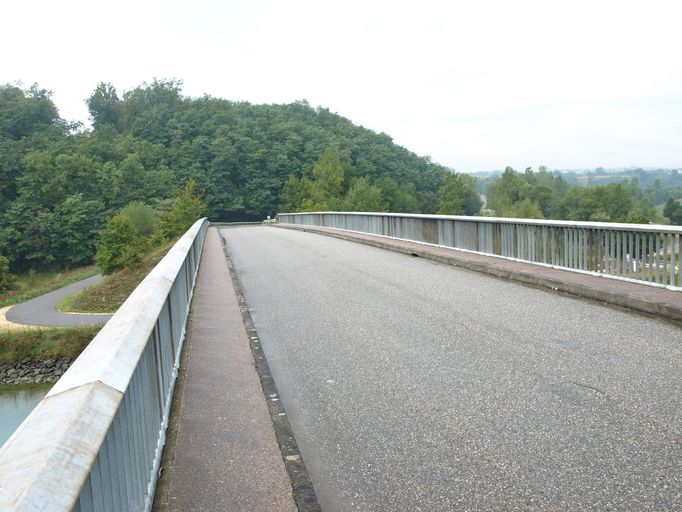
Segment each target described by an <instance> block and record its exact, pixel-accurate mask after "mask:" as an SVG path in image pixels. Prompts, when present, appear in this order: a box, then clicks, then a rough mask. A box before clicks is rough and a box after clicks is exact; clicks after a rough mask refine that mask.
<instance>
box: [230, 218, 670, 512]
mask: <svg viewBox="0 0 682 512" xmlns="http://www.w3.org/2000/svg"><path fill="white" fill-rule="evenodd" d="M222 234H223V236H224V237H225V238H226V240H227V243H228V248H229V249H230V251H231V258H232V261H233V263H234V266H235V268H236V270H237V271H238V274H239V278H240V281H241V285H242V288H243V290H244V294H245V296H246V301H247V304H248V306H249V308H250V310H251V316H252V318H253V321H254V323H255V325H256V328H257V329H258V334H259V338H260V340H261V343H262V346H263V349H264V352H265V354H266V355H267V357H268V362H269V364H270V368H271V370H272V373H273V376H274V378H275V381H276V382H277V387H278V390H279V393H280V396H281V398H282V402H283V403H284V407H285V409H286V412H287V416H288V417H289V420H290V422H291V424H292V427H293V430H294V433H295V435H296V438H297V441H298V445H299V447H300V449H301V453H302V455H303V459H304V460H305V462H306V465H307V467H308V470H309V472H310V477H311V479H312V481H313V483H314V485H315V490H316V493H317V497H318V498H319V500H320V504H321V506H322V509H323V510H325V511H326V512H334V511H339V512H341V511H343V512H346V511H355V510H357V511H358V512H360V511H362V512H366V511H377V512H379V511H382V512H383V511H388V510H396V511H397V510H415V511H417V510H429V511H436V510H443V511H446V510H500V511H501V510H504V511H509V510H581V511H583V510H632V511H644V510H652V511H653V510H679V509H680V508H681V507H682V480H680V476H679V475H680V474H681V472H682V451H681V448H680V442H679V440H680V438H681V437H680V436H681V435H682V430H681V427H680V425H682V415H681V413H680V409H679V403H680V398H682V384H681V383H680V379H679V368H680V366H681V365H682V343H681V342H682V335H681V334H682V333H681V331H680V328H679V327H678V326H677V325H674V324H672V323H669V322H662V321H660V320H658V319H655V318H651V317H646V316H643V315H639V314H633V313H631V312H627V311H623V310H619V309H615V308H610V307H604V306H602V305H600V304H597V303H594V302H590V301H584V300H578V299H575V298H573V297H568V296H565V295H561V294H557V293H552V292H548V291H546V290H539V289H535V288H531V287H527V286H518V285H517V284H515V283H512V282H509V281H505V280H500V279H496V278H491V277H489V276H485V275H482V274H480V273H474V272H469V271H467V270H462V269H458V268H454V267H452V266H446V265H441V264H438V263H434V262H432V261H427V260H425V259H422V258H410V257H406V256H405V255H402V254H396V253H395V252H390V251H385V250H380V249H377V248H374V247H368V246H366V245H361V244H357V243H350V242H347V241H342V240H337V239H334V238H331V237H324V236H319V235H315V234H311V233H302V232H297V231H291V230H282V229H271V228H236V229H230V230H223V232H222ZM550 270H551V269H550ZM570 276H573V274H570ZM567 277H568V276H567ZM578 277H583V276H578ZM587 277H589V276H587ZM595 279H598V280H599V281H600V282H602V283H604V284H610V283H611V281H608V280H607V279H599V278H595ZM638 286H639V285H638ZM642 288H644V287H642ZM654 291H655V292H657V293H663V292H665V290H654Z"/></svg>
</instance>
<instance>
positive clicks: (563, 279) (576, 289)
mask: <svg viewBox="0 0 682 512" xmlns="http://www.w3.org/2000/svg"><path fill="white" fill-rule="evenodd" d="M277 227H278V228H281V229H293V230H300V231H305V232H310V233H320V234H323V235H328V236H333V237H335V238H340V239H342V240H350V241H354V242H359V243H363V244H367V245H371V246H373V247H380V248H382V249H389V250H392V251H396V252H401V253H403V254H412V255H418V256H420V257H423V258H426V259H430V260H433V261H438V262H441V263H445V264H448V265H453V266H455V267H460V268H464V269H468V270H474V271H476V272H482V273H485V274H490V275H494V276H497V277H502V278H505V279H510V280H512V281H518V282H521V283H524V284H529V285H532V286H537V287H540V288H548V289H550V290H554V291H560V292H564V293H568V294H570V295H576V296H578V297H585V298H588V299H593V300H596V301H598V302H602V303H605V304H611V305H616V306H621V307H625V308H627V309H632V310H634V311H638V312H640V313H647V314H651V315H655V316H656V317H659V318H664V319H667V320H673V321H678V322H682V293H681V292H679V291H677V290H670V289H665V288H661V287H657V286H649V285H646V284H642V283H638V282H635V281H626V280H619V279H611V278H608V277H605V276H597V275H592V274H586V273H579V272H571V271H567V270H561V269H558V268H551V267H548V266H542V265H534V264H531V263H525V262H521V261H513V260H509V259H504V258H498V257H495V256H486V255H483V254H476V253H471V252H464V251H457V250H453V249H449V248H447V247H438V246H434V245H427V244H421V243H418V242H410V241H407V240H397V239H392V238H387V237H382V236H378V235H371V234H367V233H357V232H350V231H343V230H338V229H330V228H324V227H316V226H296V225H287V224H279V225H277Z"/></svg>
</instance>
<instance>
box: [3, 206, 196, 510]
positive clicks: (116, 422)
mask: <svg viewBox="0 0 682 512" xmlns="http://www.w3.org/2000/svg"><path fill="white" fill-rule="evenodd" d="M208 224H209V223H208V221H207V220H206V219H201V220H199V221H197V222H196V223H195V224H194V225H193V226H192V227H191V228H190V229H189V230H188V231H187V233H185V234H184V235H183V236H182V238H180V240H178V242H177V243H176V244H175V245H174V246H173V247H172V248H171V250H170V251H169V252H168V254H166V256H165V257H164V258H163V259H162V260H161V261H160V262H159V264H158V265H157V266H156V267H155V268H154V269H153V270H152V271H151V272H150V273H149V275H148V276H147V277H146V278H145V279H144V280H143V281H142V283H140V285H139V286H138V287H137V288H136V289H135V291H134V292H133V293H132V294H131V295H130V297H129V298H128V299H127V300H126V301H125V303H124V304H123V305H122V306H121V307H120V309H119V310H118V311H117V312H116V314H115V315H114V316H113V317H112V318H111V319H110V320H109V322H108V323H107V324H106V325H105V326H104V327H103V328H102V330H101V331H100V332H99V334H98V335H97V336H96V337H95V338H94V339H93V340H92V342H90V344H89V345H88V346H87V347H86V349H85V350H84V351H83V353H82V354H81V355H80V357H78V358H77V359H76V360H75V361H74V363H73V364H72V365H71V368H69V370H68V371H67V372H66V373H65V374H64V376H63V377H62V378H61V379H60V380H59V381H58V382H57V383H56V384H55V386H54V387H53V388H52V389H51V390H50V392H49V393H48V394H47V396H46V397H45V398H44V399H43V400H42V401H41V402H40V403H39V404H38V405H37V406H36V408H35V409H34V410H33V412H32V413H31V414H30V415H29V416H28V418H26V420H25V421H24V422H23V423H22V424H21V425H20V426H19V428H18V429H17V430H16V432H14V434H13V435H12V437H10V438H9V439H8V440H7V441H6V442H5V444H4V445H3V446H2V448H0V510H26V511H28V510H31V511H33V510H50V511H53V510H150V509H151V506H152V503H153V500H154V490H155V487H156V480H157V477H158V472H159V465H160V461H161V454H162V451H163V445H164V443H165V431H166V427H167V425H168V416H169V413H170V405H171V400H172V397H173V388H174V385H175V379H176V376H177V370H178V366H179V361H180V352H181V350H182V344H183V340H184V336H185V325H186V322H187V316H188V313H189V306H190V302H191V299H192V292H193V289H194V282H195V279H196V274H197V270H198V268H199V261H200V258H201V249H202V246H203V242H204V237H205V235H206V230H207V228H208Z"/></svg>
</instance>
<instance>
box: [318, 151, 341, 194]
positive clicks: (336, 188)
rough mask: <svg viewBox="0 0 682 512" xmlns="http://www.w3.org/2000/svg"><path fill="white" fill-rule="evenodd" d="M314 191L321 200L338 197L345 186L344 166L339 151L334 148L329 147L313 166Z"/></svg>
mask: <svg viewBox="0 0 682 512" xmlns="http://www.w3.org/2000/svg"><path fill="white" fill-rule="evenodd" d="M313 176H314V177H315V181H314V188H313V191H314V193H316V194H317V196H318V197H317V198H316V199H318V200H319V201H320V202H324V201H329V200H330V199H335V198H338V197H339V196H340V195H341V190H342V188H343V166H342V165H341V160H340V159H339V153H338V151H336V150H335V149H333V148H327V149H325V150H324V153H322V155H321V156H320V159H319V160H318V161H317V164H316V165H315V167H313Z"/></svg>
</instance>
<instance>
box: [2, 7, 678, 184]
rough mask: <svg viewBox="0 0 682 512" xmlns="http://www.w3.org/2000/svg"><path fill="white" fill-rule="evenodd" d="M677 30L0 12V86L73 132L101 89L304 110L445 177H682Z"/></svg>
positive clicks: (465, 16) (501, 15) (143, 12)
mask: <svg viewBox="0 0 682 512" xmlns="http://www.w3.org/2000/svg"><path fill="white" fill-rule="evenodd" d="M680 20H682V3H680V2H679V1H678V0H676V1H656V0H650V1H647V2H643V1H637V2H631V1H627V0H625V1H623V0H621V1H602V0H591V1H582V0H579V1H576V0H572V1H570V2H568V1H561V2H558V1H552V0H545V1H528V0H515V1H501V0H498V1H475V0H466V1H459V0H457V1H431V0H419V1H412V2H403V1H400V0H398V1H387V0H380V1H371V0H364V1H363V0H345V1H343V2H327V1H324V0H317V1H314V0H310V1H309V0H292V1H288V2H286V1H275V0H262V1H261V0H251V1H247V0H244V1H242V0H226V1H219V0H194V1H179V0H170V1H169V0H163V1H161V0H152V1H146V0H135V1H131V0H119V1H113V2H112V1H109V2H100V1H98V0H87V1H85V0H76V1H71V0H60V1H54V0H49V1H46V0H33V1H30V2H29V1H24V2H19V1H13V2H9V1H8V2H4V3H3V6H2V9H0V48H2V53H0V83H6V82H10V83H13V82H15V81H17V80H21V81H22V82H23V83H24V84H25V85H29V84H31V83H33V82H38V83H39V85H40V86H42V87H44V88H47V89H50V90H52V91H53V92H54V96H53V98H54V100H55V102H56V103H57V106H58V107H59V109H60V112H61V115H62V117H65V118H67V119H69V120H80V121H84V122H86V121H87V117H88V113H87V109H86V107H85V104H84V103H83V100H84V98H86V97H87V96H89V94H90V93H91V92H92V90H93V89H94V88H95V86H96V85H97V83H98V82H100V81H107V82H112V83H113V84H114V85H115V86H116V87H117V89H118V90H119V93H121V92H123V91H125V90H128V89H130V88H133V87H134V86H136V85H138V84H140V83H141V82H143V81H150V80H151V79H153V78H154V77H158V78H179V79H182V80H183V81H184V86H183V91H184V93H185V94H186V95H189V96H200V95H202V94H204V93H207V94H210V95H212V96H217V97H223V98H227V99H232V100H246V101H249V102H252V103H285V102H291V101H294V100H297V99H307V100H308V101H309V102H310V103H311V104H312V105H321V106H324V107H328V108H329V109H330V110H332V111H334V112H338V113H339V114H341V115H343V116H345V117H348V118H350V119H351V120H352V121H354V122H356V123H358V124H361V125H363V126H366V127H368V128H371V129H373V130H376V131H383V132H386V133H388V134H389V135H391V136H392V137H393V138H394V140H395V141H396V142H397V143H399V144H401V145H403V146H406V147H407V148H409V149H410V150H412V151H415V152H416V153H418V154H420V155H430V156H431V157H432V158H433V160H435V161H437V162H439V163H442V164H444V165H447V166H449V167H453V168H455V169H457V170H459V171H479V170H490V169H500V168H504V166H506V165H512V166H513V167H515V168H517V169H523V168H525V167H526V166H533V167H537V166H538V165H541V164H545V165H547V166H549V167H550V168H559V169H565V168H589V167H597V166H603V167H620V166H666V167H682V31H681V30H680Z"/></svg>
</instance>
